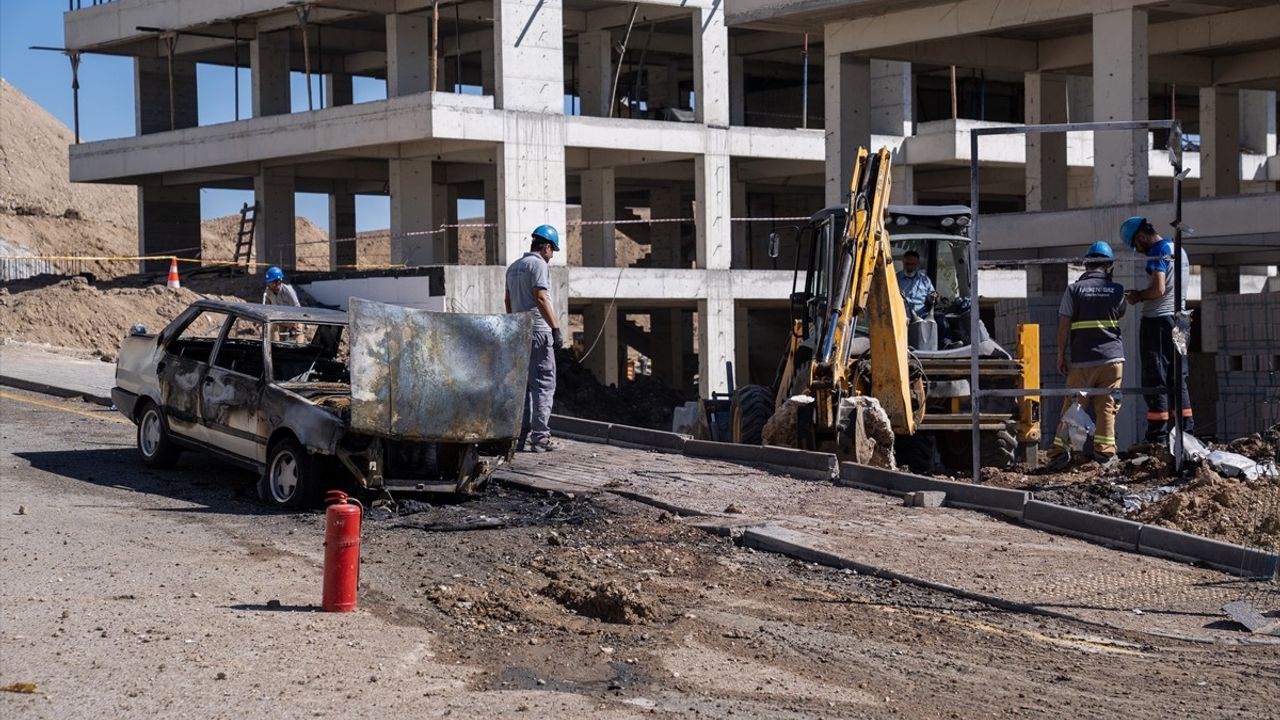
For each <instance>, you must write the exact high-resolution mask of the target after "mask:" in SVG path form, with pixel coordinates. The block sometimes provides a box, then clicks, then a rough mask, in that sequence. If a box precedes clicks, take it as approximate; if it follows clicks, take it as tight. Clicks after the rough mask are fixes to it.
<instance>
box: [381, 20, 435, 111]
mask: <svg viewBox="0 0 1280 720" xmlns="http://www.w3.org/2000/svg"><path fill="white" fill-rule="evenodd" d="M429 90H431V18H430V17H428V16H427V15H404V14H400V13H391V14H390V15H388V16H387V97H389V98H393V97H401V96H403V95H414V94H416V93H424V92H428V91H429Z"/></svg>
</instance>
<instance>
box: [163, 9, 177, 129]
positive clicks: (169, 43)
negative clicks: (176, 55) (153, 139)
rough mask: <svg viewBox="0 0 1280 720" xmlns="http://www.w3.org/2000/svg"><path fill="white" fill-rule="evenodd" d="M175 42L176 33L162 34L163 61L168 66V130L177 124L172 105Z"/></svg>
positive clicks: (175, 127)
mask: <svg viewBox="0 0 1280 720" xmlns="http://www.w3.org/2000/svg"><path fill="white" fill-rule="evenodd" d="M177 44H178V35H177V33H165V35H164V47H165V61H166V65H167V66H168V68H169V129H170V130H175V129H177V126H178V124H177V119H176V117H177V115H176V112H175V110H174V105H173V49H174V47H175V46H176V45H177Z"/></svg>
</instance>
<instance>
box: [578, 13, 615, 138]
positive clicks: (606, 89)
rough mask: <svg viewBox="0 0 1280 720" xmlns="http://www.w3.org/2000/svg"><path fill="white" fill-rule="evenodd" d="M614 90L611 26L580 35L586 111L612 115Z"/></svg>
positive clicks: (581, 92) (581, 87)
mask: <svg viewBox="0 0 1280 720" xmlns="http://www.w3.org/2000/svg"><path fill="white" fill-rule="evenodd" d="M612 92H613V35H612V33H610V32H609V31H608V30H599V31H593V32H584V33H580V34H579V35H578V97H579V98H580V99H581V101H582V114H583V115H587V116H589V117H609V95H610V94H611V93H612Z"/></svg>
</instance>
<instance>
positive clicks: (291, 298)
mask: <svg viewBox="0 0 1280 720" xmlns="http://www.w3.org/2000/svg"><path fill="white" fill-rule="evenodd" d="M262 304H263V305H290V306H293V307H302V303H300V302H298V293H296V292H294V291H293V288H292V287H290V286H289V285H286V284H285V283H280V292H272V291H271V288H267V289H266V292H264V293H262Z"/></svg>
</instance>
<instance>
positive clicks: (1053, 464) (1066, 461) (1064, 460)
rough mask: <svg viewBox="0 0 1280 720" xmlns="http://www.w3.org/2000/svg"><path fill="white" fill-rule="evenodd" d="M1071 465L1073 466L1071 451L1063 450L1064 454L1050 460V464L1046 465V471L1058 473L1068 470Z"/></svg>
mask: <svg viewBox="0 0 1280 720" xmlns="http://www.w3.org/2000/svg"><path fill="white" fill-rule="evenodd" d="M1070 464H1071V451H1070V450H1063V451H1062V454H1060V455H1054V456H1053V457H1051V458H1049V462H1047V463H1045V469H1046V470H1052V471H1053V472H1058V471H1060V470H1066V469H1067V466H1069V465H1070Z"/></svg>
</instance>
